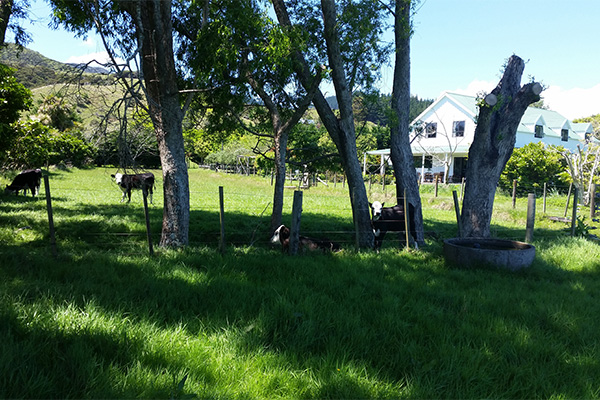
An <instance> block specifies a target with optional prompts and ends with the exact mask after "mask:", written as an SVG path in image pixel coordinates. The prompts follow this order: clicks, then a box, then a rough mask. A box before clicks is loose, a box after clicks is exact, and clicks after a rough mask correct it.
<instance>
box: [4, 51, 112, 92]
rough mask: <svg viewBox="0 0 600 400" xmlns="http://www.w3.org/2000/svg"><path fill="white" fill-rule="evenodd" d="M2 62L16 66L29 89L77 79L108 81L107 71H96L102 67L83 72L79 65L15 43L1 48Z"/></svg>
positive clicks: (17, 75) (21, 79)
mask: <svg viewBox="0 0 600 400" xmlns="http://www.w3.org/2000/svg"><path fill="white" fill-rule="evenodd" d="M0 62H1V63H3V64H5V65H8V66H9V67H12V68H14V69H15V70H16V71H15V77H16V78H17V80H18V81H19V82H20V83H22V84H23V85H24V86H25V87H27V88H29V89H34V88H37V87H41V86H46V85H53V84H56V83H66V82H71V81H74V80H76V79H77V80H80V82H81V83H95V84H101V83H103V82H105V81H107V75H106V74H105V73H94V72H100V71H102V70H101V69H96V70H92V71H93V72H92V73H90V72H82V70H81V68H78V67H77V66H73V65H68V64H64V63H61V62H58V61H54V60H51V59H49V58H47V57H44V56H43V55H42V54H40V53H38V52H37V51H33V50H29V49H27V48H24V47H23V48H19V47H18V46H16V45H14V44H8V45H7V46H5V47H3V48H2V49H0ZM87 71H89V70H87ZM102 72H106V71H102Z"/></svg>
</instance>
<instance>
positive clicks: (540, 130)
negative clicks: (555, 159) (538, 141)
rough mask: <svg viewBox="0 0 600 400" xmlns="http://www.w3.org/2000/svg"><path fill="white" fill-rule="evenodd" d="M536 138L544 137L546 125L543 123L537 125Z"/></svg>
mask: <svg viewBox="0 0 600 400" xmlns="http://www.w3.org/2000/svg"><path fill="white" fill-rule="evenodd" d="M534 136H535V137H536V138H543V137H544V126H543V125H536V126H535V135H534Z"/></svg>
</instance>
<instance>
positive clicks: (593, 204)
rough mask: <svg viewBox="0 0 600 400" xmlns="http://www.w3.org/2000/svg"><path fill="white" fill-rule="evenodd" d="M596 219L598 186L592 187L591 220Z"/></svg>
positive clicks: (593, 185) (593, 184)
mask: <svg viewBox="0 0 600 400" xmlns="http://www.w3.org/2000/svg"><path fill="white" fill-rule="evenodd" d="M595 217H596V184H595V183H592V186H591V187H590V218H595Z"/></svg>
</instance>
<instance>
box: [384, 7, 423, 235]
mask: <svg viewBox="0 0 600 400" xmlns="http://www.w3.org/2000/svg"><path fill="white" fill-rule="evenodd" d="M410 3H411V1H410V0H404V1H400V0H398V1H397V2H396V12H395V40H396V63H395V66H394V84H393V90H392V111H393V112H394V114H395V116H396V118H395V121H394V122H393V123H392V125H391V136H390V158H391V160H392V164H393V165H394V173H395V176H396V196H397V197H398V198H401V197H404V191H405V190H406V197H407V202H408V203H410V204H412V205H413V206H414V208H415V216H414V217H415V218H414V223H415V225H416V226H414V227H413V228H414V229H415V230H416V232H417V242H418V243H419V244H423V243H424V238H423V236H424V235H423V211H422V207H421V196H420V194H419V184H418V177H417V170H416V169H415V167H414V159H413V154H412V150H411V148H410V131H409V126H410V122H411V121H410V117H409V111H410V36H411V24H410ZM400 204H401V203H400Z"/></svg>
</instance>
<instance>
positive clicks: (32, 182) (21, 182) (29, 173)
mask: <svg viewBox="0 0 600 400" xmlns="http://www.w3.org/2000/svg"><path fill="white" fill-rule="evenodd" d="M41 184H42V170H41V169H39V168H38V169H26V170H25V171H23V172H21V173H20V174H19V175H17V176H15V179H13V181H12V183H11V184H10V185H7V186H6V189H4V191H5V192H13V193H16V195H17V196H18V195H19V191H20V190H22V191H23V195H24V196H27V189H29V190H31V197H33V196H35V195H36V194H38V193H39V191H40V185H41Z"/></svg>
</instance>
